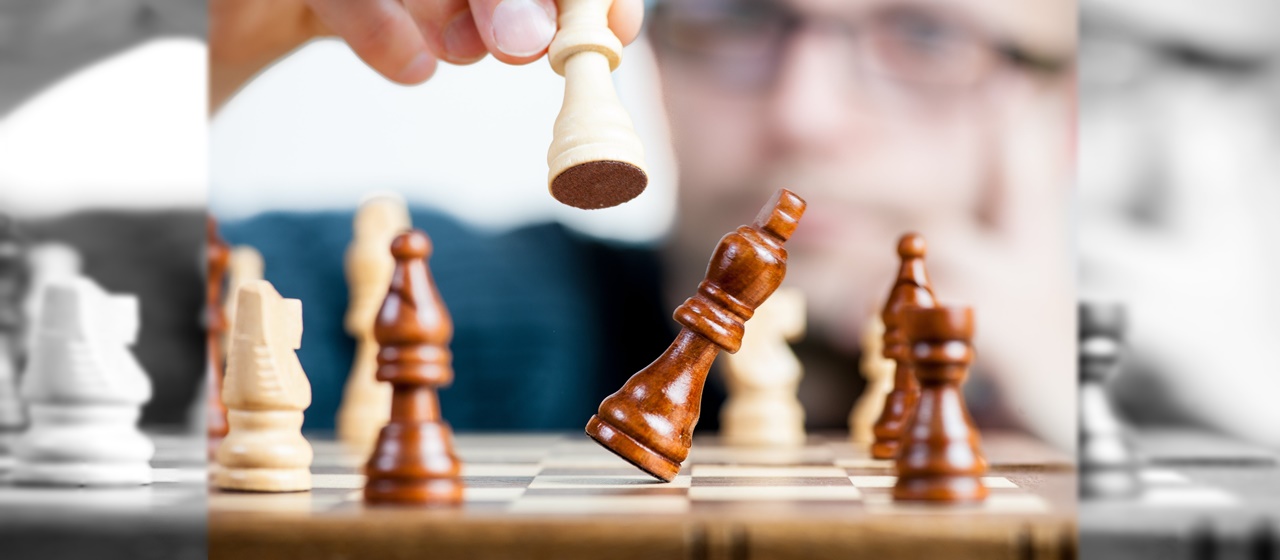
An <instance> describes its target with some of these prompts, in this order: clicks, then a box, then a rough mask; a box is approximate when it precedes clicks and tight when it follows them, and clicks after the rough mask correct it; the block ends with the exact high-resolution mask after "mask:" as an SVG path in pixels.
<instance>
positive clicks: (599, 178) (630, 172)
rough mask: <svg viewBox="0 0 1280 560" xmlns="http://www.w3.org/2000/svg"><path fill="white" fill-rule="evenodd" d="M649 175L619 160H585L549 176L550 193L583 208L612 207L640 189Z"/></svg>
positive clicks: (631, 197)
mask: <svg viewBox="0 0 1280 560" xmlns="http://www.w3.org/2000/svg"><path fill="white" fill-rule="evenodd" d="M648 185H649V176H648V175H647V174H645V172H644V170H643V169H640V168H639V167H636V166H634V165H632V164H630V163H626V162H621V161H589V162H587V163H580V164H578V165H575V166H573V167H570V168H568V169H566V170H564V171H561V172H560V174H559V175H556V176H555V178H553V179H552V180H551V196H553V197H555V199H556V200H558V201H560V202H561V203H563V204H567V205H569V206H572V207H574V208H582V209H583V210H598V209H600V208H612V207H614V206H617V205H619V204H622V203H624V202H627V201H628V200H631V199H633V198H635V197H637V196H640V193H642V192H644V189H645V187H647V186H648Z"/></svg>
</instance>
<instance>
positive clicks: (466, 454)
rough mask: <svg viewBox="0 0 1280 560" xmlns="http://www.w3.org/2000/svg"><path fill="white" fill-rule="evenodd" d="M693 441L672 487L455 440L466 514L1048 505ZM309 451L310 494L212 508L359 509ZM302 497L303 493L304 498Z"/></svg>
mask: <svg viewBox="0 0 1280 560" xmlns="http://www.w3.org/2000/svg"><path fill="white" fill-rule="evenodd" d="M718 443H719V442H717V441H715V440H712V441H711V442H702V441H699V442H697V443H695V445H694V448H693V452H692V453H691V454H690V457H689V459H688V460H687V461H686V462H685V464H684V468H683V469H682V470H681V472H680V474H679V475H678V476H677V477H676V478H675V480H673V481H672V482H669V483H664V482H661V481H658V480H657V479H654V478H653V477H650V476H648V475H646V474H644V473H643V472H641V471H640V470H638V469H636V468H635V467H633V466H631V465H630V464H628V463H627V462H626V461H624V460H622V459H620V458H618V457H616V456H615V455H613V454H612V453H610V452H609V451H608V450H606V449H604V448H602V447H600V446H599V445H597V444H596V443H595V442H593V441H590V440H589V439H586V438H585V437H582V436H579V435H576V434H575V435H565V436H479V437H477V436H465V435H464V436H459V437H458V438H457V453H458V455H459V456H460V457H461V458H462V460H463V461H464V466H463V471H462V476H463V482H464V484H465V490H464V494H463V496H464V501H465V505H464V508H463V509H464V512H466V511H476V512H484V513H486V514H487V513H496V514H500V515H515V516H521V515H678V514H690V513H694V514H696V513H699V512H705V513H710V514H716V513H720V512H723V511H726V509H727V510H732V511H743V510H752V511H760V512H764V513H776V512H777V511H781V510H798V511H821V512H822V513H823V514H826V513H831V514H834V515H840V514H842V513H857V512H861V513H886V514H894V513H916V514H919V513H926V514H934V513H937V514H943V515H946V514H960V515H964V514H968V513H972V512H973V511H974V509H975V508H977V509H979V510H981V511H986V512H996V513H1014V514H1018V513H1045V512H1048V510H1049V507H1048V504H1047V502H1045V501H1044V500H1043V499H1042V498H1041V497H1039V496H1037V495H1035V494H1033V493H1030V492H1027V491H1026V490H1024V489H1022V488H1020V487H1018V485H1017V484H1015V483H1014V482H1013V481H1011V480H1009V479H1007V478H1004V477H999V476H989V477H985V478H984V479H983V483H984V484H986V486H987V487H988V488H989V489H991V496H990V498H989V499H988V500H987V501H986V502H985V503H984V504H981V505H978V506H970V507H957V506H945V505H936V504H902V503H895V502H894V501H893V499H892V496H891V495H890V493H891V490H892V488H893V483H894V481H895V478H894V477H893V476H891V473H892V472H893V471H892V469H893V464H892V462H890V461H879V460H874V459H871V458H870V457H868V456H866V452H865V450H857V449H856V448H853V447H852V446H850V445H849V444H848V443H847V441H846V440H844V439H838V440H835V439H832V440H822V439H820V438H811V439H810V441H809V442H808V443H807V444H806V445H805V446H804V447H799V448H794V449H784V450H770V449H759V448H755V449H752V448H735V447H729V446H724V445H719V444H718ZM312 445H313V447H314V448H315V451H316V457H317V459H316V463H315V464H314V465H313V468H312V470H313V472H315V473H316V474H315V475H313V485H314V489H313V490H312V492H311V493H309V494H307V493H303V494H296V495H293V496H292V497H286V498H282V499H281V500H280V501H281V502H282V503H280V504H276V505H274V506H272V505H269V504H270V502H271V501H272V496H269V495H268V496H262V495H246V494H231V493H215V494H214V495H213V496H212V497H211V502H210V503H211V505H212V506H213V507H214V509H215V510H255V509H260V508H261V509H274V510H281V509H285V510H288V509H295V510H301V511H310V512H323V511H346V510H358V509H359V508H362V507H364V506H363V505H362V504H361V489H362V488H363V486H364V480H365V479H364V476H363V475H361V474H359V469H358V468H344V467H339V466H337V465H339V464H342V463H349V464H356V462H354V461H348V460H346V459H343V455H344V453H346V452H345V451H344V450H342V448H341V447H340V446H338V445H337V444H335V443H334V442H332V441H327V440H317V439H313V440H312ZM308 497H309V499H308Z"/></svg>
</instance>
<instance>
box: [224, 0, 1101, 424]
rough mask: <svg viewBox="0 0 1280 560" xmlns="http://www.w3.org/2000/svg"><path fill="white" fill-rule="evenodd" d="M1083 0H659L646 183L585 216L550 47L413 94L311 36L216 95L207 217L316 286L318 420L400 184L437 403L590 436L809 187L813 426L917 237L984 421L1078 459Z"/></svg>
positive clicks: (632, 73)
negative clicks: (449, 360)
mask: <svg viewBox="0 0 1280 560" xmlns="http://www.w3.org/2000/svg"><path fill="white" fill-rule="evenodd" d="M1075 9H1076V6H1075V4H1074V2H1071V1H1068V0H1046V1H1043V2H1037V3H1025V2H1017V1H1015V0H956V1H949V2H928V3H920V2H908V1H901V0H858V1H853V2H842V3H826V2H819V1H813V0H797V1H790V2H785V1H778V2H772V1H756V0H750V1H719V0H672V1H669V2H662V3H657V4H653V5H650V6H649V12H648V13H647V15H646V28H645V31H644V32H643V33H642V37H641V39H640V40H638V41H637V42H636V43H635V44H633V45H631V46H629V47H628V48H627V49H626V51H625V54H624V62H623V64H622V66H621V67H620V69H619V70H618V72H616V73H615V75H614V82H615V86H616V88H617V90H618V92H619V94H620V97H621V98H622V100H623V102H624V104H625V106H626V107H627V109H628V111H629V112H630V114H631V116H632V118H633V121H634V122H635V124H636V128H637V130H638V132H639V134H640V136H641V138H642V141H643V142H644V145H645V150H646V158H647V159H648V162H649V165H650V170H651V181H650V186H649V189H648V190H647V191H646V192H645V193H644V194H643V195H641V196H640V197H639V198H638V199H636V200H634V201H632V202H630V203H627V204H625V205H623V206H621V207H618V208H614V209H608V210H598V211H591V212H585V211H580V210H574V209H570V208H567V207H562V206H560V205H558V203H556V202H554V200H553V199H552V198H551V197H550V195H549V194H548V193H547V189H546V159H545V158H546V148H547V146H548V145H549V143H550V141H551V129H552V123H553V121H554V118H555V115H556V113H557V112H558V107H559V104H560V99H561V96H562V94H563V80H562V78H560V77H559V76H557V75H555V74H554V73H553V72H552V71H551V70H550V69H549V68H548V67H547V65H546V63H545V62H544V61H538V62H536V63H533V64H530V65H528V66H524V67H509V66H505V65H502V64H500V63H497V62H494V61H493V60H485V61H482V62H480V63H478V64H475V65H472V66H466V67H452V66H447V65H444V66H442V67H441V68H440V70H439V71H438V73H437V74H436V76H435V77H433V78H432V79H431V80H430V81H429V82H427V83H426V84H423V85H421V86H416V87H407V88H406V87H401V86H396V85H392V84H390V83H388V82H386V81H385V80H383V79H382V78H380V77H378V76H377V75H376V74H374V73H373V72H372V71H371V70H369V69H368V68H366V67H364V65H363V64H362V63H361V62H360V61H359V60H358V59H357V58H356V57H355V56H354V55H353V54H352V53H351V52H350V51H349V49H347V47H346V46H345V45H343V44H341V43H337V42H334V41H329V40H325V41H317V42H313V43H310V44H308V45H306V46H304V47H303V48H301V49H300V50H298V51H296V52H294V53H293V54H292V55H291V56H288V57H287V58H285V59H283V60H281V61H279V62H278V63H276V64H275V65H274V66H272V67H270V68H269V69H267V70H266V71H265V72H263V73H262V74H260V75H259V76H258V77H257V78H256V79H254V80H253V81H252V82H250V83H249V84H248V85H247V86H246V87H244V88H243V90H241V91H240V92H239V94H238V95H236V96H235V97H233V98H231V100H230V101H229V102H228V103H226V104H225V106H223V107H222V108H221V109H220V110H218V111H217V112H216V113H215V115H214V117H213V120H212V125H211V131H212V133H211V136H210V138H211V140H210V142H211V144H210V153H211V159H210V166H209V175H210V177H211V185H210V199H209V203H210V208H211V210H212V212H213V213H214V214H215V215H216V216H217V217H218V218H219V219H220V221H221V222H222V223H221V230H222V234H223V236H224V237H225V238H226V239H227V241H228V242H229V243H231V244H232V245H247V246H252V247H255V248H256V249H258V250H259V251H260V252H261V253H262V255H263V257H264V263H265V276H266V278H267V279H268V280H270V281H272V282H273V283H274V284H275V285H276V287H277V288H278V289H279V290H280V292H281V293H282V294H283V295H284V296H285V297H293V298H300V299H301V300H302V302H303V307H304V312H303V320H304V324H305V328H304V332H303V342H302V348H301V350H300V351H299V356H300V357H301V360H302V364H303V367H304V369H305V370H306V371H307V374H308V376H309V378H310V379H311V381H312V387H313V402H312V405H311V408H310V409H308V411H307V415H306V426H307V427H308V428H310V429H328V428H331V427H332V426H333V419H334V417H335V414H336V411H337V409H338V406H339V404H340V401H341V398H342V388H343V384H344V382H345V380H346V377H347V375H348V371H349V370H350V368H351V363H352V359H353V353H354V348H355V342H354V341H353V340H352V339H351V337H350V336H349V335H348V334H346V333H345V332H344V330H343V328H342V320H343V315H344V313H345V311H346V308H347V304H348V297H349V292H348V286H347V285H346V281H345V278H344V276H343V268H342V267H343V264H342V263H343V253H344V251H345V249H346V246H347V244H348V243H350V241H351V239H352V226H351V223H352V218H353V213H354V211H355V208H356V206H357V204H358V203H359V202H360V200H361V199H362V198H363V197H364V196H365V195H367V194H368V193H371V192H374V191H393V192H396V193H399V194H400V195H402V196H403V197H404V198H405V199H406V200H407V201H408V203H409V205H410V207H411V210H412V217H413V224H414V226H416V227H419V228H422V229H424V230H425V231H426V232H427V233H428V234H430V235H431V236H432V238H433V242H434V244H435V247H436V249H435V254H434V256H433V257H432V260H431V263H430V264H431V267H432V270H433V273H434V274H435V277H436V279H437V282H438V284H439V287H440V292H441V294H442V296H443V299H444V301H445V303H446V305H447V306H448V308H449V310H450V312H451V313H452V315H453V319H454V322H455V327H456V333H455V337H454V342H453V345H452V351H453V353H454V368H455V370H456V372H457V375H456V378H455V381H454V384H453V386H452V387H451V388H449V389H447V390H445V391H444V392H443V393H442V399H443V403H444V411H445V417H446V418H447V419H448V420H449V422H450V423H451V424H453V426H454V427H455V428H457V429H459V430H474V429H490V430H496V429H501V430H534V429H542V430H546V429H555V430H575V431H576V430H578V429H581V427H582V425H583V423H584V422H585V420H586V419H587V418H588V417H589V416H590V415H591V413H593V412H594V410H595V408H596V406H597V405H598V403H599V401H600V400H601V399H602V398H603V397H605V396H606V395H608V394H609V393H611V392H613V391H615V390H616V389H617V388H618V387H620V386H621V384H622V383H623V382H624V381H625V380H626V379H627V377H629V376H630V375H631V374H632V373H634V372H635V371H637V370H638V369H640V368H642V367H643V366H644V365H646V364H647V363H649V362H650V361H652V360H653V359H654V358H656V357H657V356H658V355H659V354H660V353H661V352H662V350H663V349H664V348H665V347H666V345H667V344H668V343H669V342H670V341H671V339H672V337H673V335H674V327H675V323H674V322H673V321H672V320H671V319H670V313H671V311H672V309H674V308H675V306H676V305H678V304H679V302H681V301H683V299H684V298H686V297H689V296H690V295H692V294H693V293H694V290H695V288H696V286H697V284H698V281H699V280H701V277H702V274H703V272H704V270H705V267H706V264H707V260H708V259H709V257H710V254H711V251H712V249H713V248H714V246H715V244H716V242H717V241H718V239H719V238H720V237H721V236H722V235H724V234H725V233H727V232H729V231H731V230H733V229H734V228H735V227H737V226H738V225H741V224H744V223H747V222H749V221H750V220H751V219H752V218H753V217H754V216H755V214H756V212H757V211H758V210H759V208H760V206H761V205H763V204H764V202H765V201H766V200H767V199H768V197H769V196H770V195H771V194H772V193H773V192H774V191H775V190H776V189H778V188H780V187H786V188H789V189H792V190H793V191H795V192H796V193H798V194H799V195H800V196H802V197H804V198H805V199H807V201H808V202H809V210H808V212H807V214H806V216H805V218H804V220H803V222H802V224H801V226H800V228H799V231H798V232H797V234H796V236H795V237H794V238H793V239H792V240H791V242H789V244H788V250H789V251H790V264H789V270H788V277H787V280H786V282H785V285H790V286H793V287H797V288H799V289H800V290H802V291H803V292H804V295H805V297H806V300H807V302H808V305H807V307H808V317H809V325H808V335H807V336H806V338H805V339H804V340H803V341H802V342H799V343H798V344H797V346H796V352H797V354H798V355H799V356H800V358H801V361H802V362H803V363H804V365H805V377H804V378H803V381H802V382H801V386H800V398H801V402H802V403H803V405H804V407H805V411H806V422H807V425H808V427H809V428H810V429H814V430H822V429H826V430H832V429H839V430H844V429H847V418H848V414H849V410H850V407H851V406H852V404H853V402H854V399H855V398H856V397H857V396H858V394H859V392H860V390H861V387H862V383H863V381H862V379H861V377H860V375H859V373H858V367H857V363H858V361H857V360H858V357H859V354H860V344H859V341H860V339H861V335H862V333H863V330H864V329H865V328H866V326H867V324H868V321H869V319H870V318H871V317H872V315H873V314H875V313H878V311H879V308H880V307H881V306H882V305H883V303H884V302H883V299H884V297H886V296H887V294H888V290H889V287H890V285H891V281H892V278H893V275H894V273H895V271H896V269H897V266H898V262H897V256H896V254H895V248H896V245H897V239H898V237H899V236H900V235H901V234H903V233H905V232H907V231H910V230H917V231H920V232H921V233H923V234H924V235H925V236H926V238H927V239H928V241H929V243H930V249H929V258H928V262H929V265H928V266H929V270H930V273H931V274H932V278H933V284H934V288H935V291H936V293H937V295H938V296H939V298H940V299H941V300H943V301H947V302H954V303H968V304H972V305H973V306H974V307H975V308H976V312H977V318H978V319H977V320H978V333H979V334H978V339H977V342H976V346H977V349H978V353H979V356H981V357H980V359H979V360H978V362H977V364H976V365H975V376H974V377H973V378H972V379H971V381H970V382H969V384H968V392H969V394H970V409H971V410H972V411H973V412H974V415H975V416H977V417H978V421H979V423H980V424H981V425H983V426H984V427H1008V428H1015V429H1021V430H1026V431H1029V432H1032V433H1034V434H1036V435H1038V436H1039V437H1040V438H1042V439H1045V440H1047V441H1049V442H1051V443H1053V444H1054V445H1056V446H1058V447H1060V448H1063V449H1072V448H1073V446H1074V442H1075V429H1074V425H1075V401H1074V397H1073V395H1074V394H1075V393H1074V383H1075V378H1074V371H1073V366H1072V364H1073V351H1074V345H1073V343H1072V342H1071V341H1072V338H1071V336H1072V335H1071V333H1072V331H1073V325H1074V322H1073V317H1074V308H1073V299H1074V297H1073V294H1074V283H1073V280H1072V275H1071V269H1072V260H1071V258H1072V257H1071V249H1072V243H1071V237H1070V227H1069V226H1070V224H1069V221H1068V209H1069V204H1068V202H1069V200H1070V198H1069V197H1070V196H1071V188H1070V183H1071V179H1072V176H1071V171H1072V163H1073V150H1074V148H1073V146H1074V127H1073V119H1074V96H1075V85H1074V67H1073V59H1072V57H1073V52H1074V48H1075ZM226 21H228V22H233V21H234V18H227V20H226ZM216 25H218V24H217V23H216V22H215V26H216ZM228 25H231V23H228ZM215 31H216V30H215ZM219 35H220V33H217V32H215V33H214V34H213V36H214V37H218V36H219ZM211 48H212V49H213V50H214V52H215V53H216V52H217V51H218V49H219V45H218V44H217V42H216V40H215V43H214V44H213V45H212V46H211ZM228 48H229V47H228ZM921 162H928V164H922V163H921ZM721 385H722V383H721V381H720V378H719V377H718V376H717V375H715V374H713V377H712V381H711V384H710V386H709V387H708V393H707V398H706V399H705V402H704V408H703V412H702V420H701V421H700V423H699V429H700V430H707V431H712V430H714V429H715V428H716V423H717V416H718V407H719V403H720V401H721V400H722V399H723V387H722V386H721ZM498 387H501V388H502V389H501V390H499V389H497V388H498Z"/></svg>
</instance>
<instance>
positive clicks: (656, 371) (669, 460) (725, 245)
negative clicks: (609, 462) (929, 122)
mask: <svg viewBox="0 0 1280 560" xmlns="http://www.w3.org/2000/svg"><path fill="white" fill-rule="evenodd" d="M804 209H805V202H804V200H803V199H801V198H800V197H799V196H796V195H795V194H794V193H792V192H791V191H789V190H786V189H781V190H779V191H778V192H777V193H776V194H774V195H773V198H772V199H770V200H769V203H768V204H766V205H765V207H764V209H763V210H761V211H760V214H759V215H758V216H756V219H755V222H754V223H752V225H749V226H741V227H739V228H738V229H737V230H736V231H734V232H732V233H729V234H728V235H725V236H724V237H723V238H721V239H720V244H719V245H718V246H717V247H716V250H715V253H714V254H713V255H712V257H711V263H710V264H709V265H708V266H707V274H706V279H704V280H703V281H702V283H701V284H699V285H698V293H697V294H696V295H694V296H693V297H692V298H689V299H688V300H685V302H684V304H682V305H681V306H680V307H679V308H677V309H676V311H675V314H674V317H675V320H676V322H677V323H680V325H681V326H682V327H683V328H682V329H681V330H680V334H679V335H677V336H676V340H675V342H672V343H671V346H670V347H668V348H667V351H666V352H664V353H663V354H662V356H660V357H659V358H658V359H657V360H655V361H654V362H653V363H652V364H649V366H648V367H646V368H644V369H642V370H640V371H639V372H638V373H636V374H635V375H633V376H632V377H631V379H630V380H628V381H627V383H626V384H625V385H623V387H622V389H621V390H619V391H618V392H617V393H614V394H612V395H610V396H609V397H608V398H606V399H605V400H604V402H601V403H600V410H599V412H598V413H597V414H596V415H595V416H592V417H591V420H590V421H589V422H588V423H587V435H589V436H591V437H592V438H593V439H595V440H596V441H597V442H599V443H600V444H601V445H603V446H605V447H606V448H608V449H609V450H610V451H613V452H614V453H616V454H618V456H620V457H622V458H623V459H626V460H627V461H630V462H631V463H632V464H633V465H635V466H637V467H639V468H640V469H641V470H644V471H645V472H647V473H649V474H651V475H653V476H654V477H657V478H659V479H661V480H664V481H668V482H670V481H671V480H672V479H674V478H675V476H676V474H677V473H679V472H680V463H682V462H683V461H684V459H685V457H688V455H689V446H690V445H691V444H692V440H693V427H694V425H695V424H697V423H698V415H699V413H700V411H701V409H702V386H703V384H704V383H705V382H706V380H707V372H708V370H710V369H711V362H712V361H714V360H715V358H716V355H717V354H718V353H719V351H720V349H722V348H723V349H724V350H725V351H727V352H729V353H734V352H737V351H738V347H739V346H740V345H741V344H742V333H743V323H745V322H746V321H747V319H750V318H751V315H752V314H753V313H754V312H755V309H756V307H757V306H759V305H760V304H761V303H764V300H765V299H767V298H768V297H769V295H770V294H772V293H773V291H774V290H775V289H777V287H778V285H779V284H781V283H782V278H783V276H785V275H786V272H787V251H786V249H784V248H783V244H784V243H785V242H786V241H787V239H788V238H790V237H791V234H792V233H793V232H794V231H795V229H796V225H797V224H798V223H799V221H800V216H801V215H803V214H804Z"/></svg>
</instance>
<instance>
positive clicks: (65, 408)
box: [9, 404, 155, 486]
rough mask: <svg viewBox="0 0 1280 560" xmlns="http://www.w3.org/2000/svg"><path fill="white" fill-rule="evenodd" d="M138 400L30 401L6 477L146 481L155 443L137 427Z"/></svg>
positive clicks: (88, 482) (89, 482) (80, 482)
mask: <svg viewBox="0 0 1280 560" xmlns="http://www.w3.org/2000/svg"><path fill="white" fill-rule="evenodd" d="M138 416H139V410H138V407H137V406H111V405H105V404H94V405H51V404H35V405H32V407H31V427H30V428H29V429H28V430H27V431H26V432H25V433H24V434H23V435H22V436H21V437H19V438H18V440H17V441H16V442H15V443H14V449H13V453H14V459H15V462H14V466H13V470H12V472H10V475H9V476H10V479H11V480H13V481H14V482H15V483H18V484H33V485H54V486H138V485H145V484H150V483H151V465H150V460H151V457H152V456H153V455H154V454H155V446H154V445H153V444H152V442H151V440H150V439H148V438H147V436H145V435H143V434H142V432H140V431H139V430H138V428H137V423H138Z"/></svg>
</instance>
